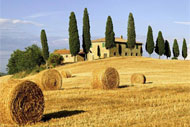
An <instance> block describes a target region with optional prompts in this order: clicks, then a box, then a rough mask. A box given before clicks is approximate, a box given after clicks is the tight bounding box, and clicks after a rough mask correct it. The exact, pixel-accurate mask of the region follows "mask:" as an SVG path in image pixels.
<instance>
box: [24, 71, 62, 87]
mask: <svg viewBox="0 0 190 127" xmlns="http://www.w3.org/2000/svg"><path fill="white" fill-rule="evenodd" d="M24 79H26V80H30V81H33V82H35V83H36V84H37V85H38V86H39V87H40V88H41V89H42V90H59V89H61V86H62V77H61V74H60V73H59V72H58V71H57V70H55V69H49V70H45V71H42V72H40V73H39V74H37V75H33V76H30V77H26V78H24Z"/></svg>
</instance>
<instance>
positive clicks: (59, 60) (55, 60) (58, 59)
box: [48, 53, 63, 67]
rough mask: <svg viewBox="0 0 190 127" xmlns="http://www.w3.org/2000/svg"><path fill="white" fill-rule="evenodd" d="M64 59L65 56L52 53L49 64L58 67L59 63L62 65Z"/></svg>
mask: <svg viewBox="0 0 190 127" xmlns="http://www.w3.org/2000/svg"><path fill="white" fill-rule="evenodd" d="M62 61H63V56H61V55H59V54H53V53H52V54H50V56H49V59H48V64H49V65H50V66H53V67H56V66H58V65H61V63H62Z"/></svg>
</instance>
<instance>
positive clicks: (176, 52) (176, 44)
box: [173, 39, 179, 58]
mask: <svg viewBox="0 0 190 127" xmlns="http://www.w3.org/2000/svg"><path fill="white" fill-rule="evenodd" d="M173 55H174V57H176V58H177V57H178V56H179V46H178V43H177V40H176V39H175V40H174V43H173Z"/></svg>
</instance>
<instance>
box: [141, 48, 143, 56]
mask: <svg viewBox="0 0 190 127" xmlns="http://www.w3.org/2000/svg"><path fill="white" fill-rule="evenodd" d="M142 55H143V48H142V46H141V56H142Z"/></svg>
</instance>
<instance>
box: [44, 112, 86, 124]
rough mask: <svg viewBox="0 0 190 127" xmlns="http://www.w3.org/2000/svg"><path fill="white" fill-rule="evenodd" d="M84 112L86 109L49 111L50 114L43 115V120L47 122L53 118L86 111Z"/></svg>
mask: <svg viewBox="0 0 190 127" xmlns="http://www.w3.org/2000/svg"><path fill="white" fill-rule="evenodd" d="M84 112H85V111H83V110H74V111H59V112H54V113H49V114H45V115H44V116H43V117H42V120H41V121H43V122H47V121H49V120H51V119H56V118H62V117H68V116H72V115H76V114H80V113H84Z"/></svg>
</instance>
